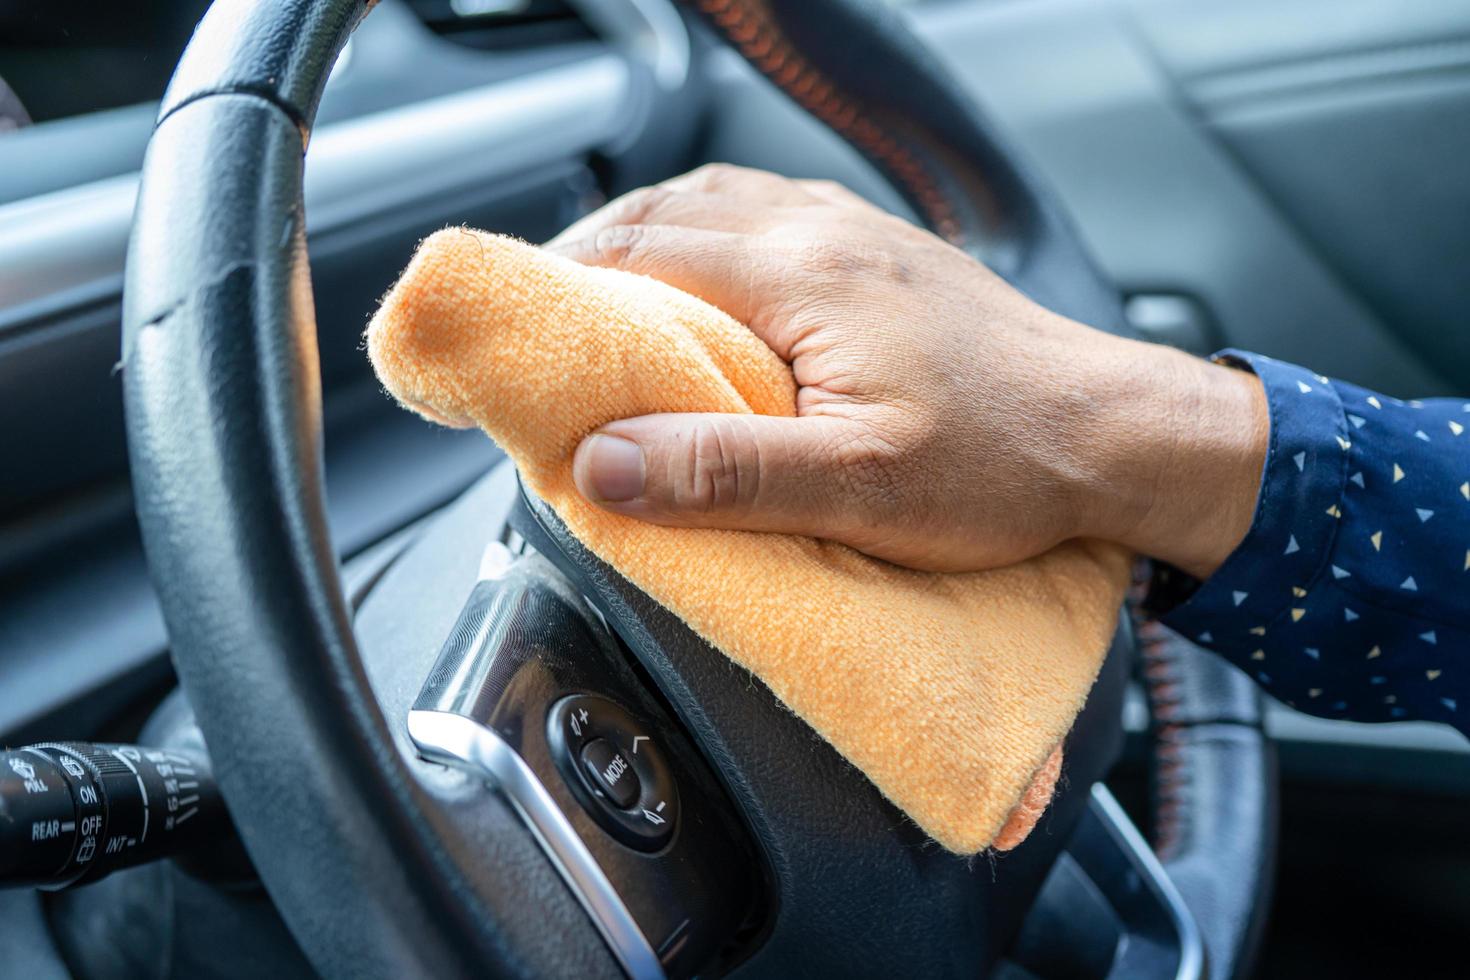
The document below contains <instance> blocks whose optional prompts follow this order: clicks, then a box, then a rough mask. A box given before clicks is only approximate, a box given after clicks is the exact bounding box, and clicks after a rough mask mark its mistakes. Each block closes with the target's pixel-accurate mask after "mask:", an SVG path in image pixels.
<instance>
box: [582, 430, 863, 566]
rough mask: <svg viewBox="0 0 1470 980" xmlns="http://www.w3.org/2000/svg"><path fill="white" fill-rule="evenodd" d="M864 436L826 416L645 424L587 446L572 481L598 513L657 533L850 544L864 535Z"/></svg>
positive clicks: (601, 433) (598, 436)
mask: <svg viewBox="0 0 1470 980" xmlns="http://www.w3.org/2000/svg"><path fill="white" fill-rule="evenodd" d="M859 431H860V430H858V429H857V426H856V425H855V424H854V423H852V422H851V421H849V420H846V419H838V418H832V417H829V416H807V417H805V418H785V417H780V416H770V415H722V414H687V415H645V416H642V417H641V418H633V419H625V420H623V421H620V422H613V423H611V424H609V425H606V426H603V427H602V428H601V429H599V430H597V431H596V432H594V433H592V434H591V435H589V436H588V437H587V438H586V439H584V440H583V441H582V444H581V445H580V446H578V447H577V452H576V456H575V457H574V458H573V462H572V477H573V479H574V480H575V481H576V484H577V489H578V490H580V491H581V493H582V495H583V496H584V497H586V498H588V499H589V500H591V501H592V502H593V503H595V504H597V505H598V506H600V507H603V508H605V509H607V510H610V511H613V512H615V513H619V514H626V515H628V516H630V517H636V518H639V519H640V520H645V521H651V522H653V523H656V524H668V525H676V526H681V527H721V528H735V529H740V530H748V531H780V532H785V533H788V534H804V535H809V536H812V537H823V538H834V539H837V540H844V539H845V538H847V537H848V536H849V535H850V533H851V532H852V531H853V530H854V529H855V528H856V527H859V526H861V525H860V522H859V520H858V518H859V514H858V510H859V508H858V506H857V505H858V501H859V500H860V499H861V496H862V495H860V494H857V493H855V492H852V489H853V487H854V477H855V476H856V475H857V473H856V472H855V471H854V467H853V466H852V464H853V463H854V462H856V460H857V454H860V453H861V449H860V447H861V445H862V441H863V440H862V439H861V437H860V435H859V434H858V433H859ZM856 470H857V471H858V472H860V470H861V467H860V466H859V467H856Z"/></svg>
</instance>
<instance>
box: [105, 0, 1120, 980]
mask: <svg viewBox="0 0 1470 980" xmlns="http://www.w3.org/2000/svg"><path fill="white" fill-rule="evenodd" d="M694 6H697V7H698V8H699V9H700V11H701V12H702V13H703V14H705V15H706V16H707V17H708V18H709V19H710V21H711V22H712V23H713V24H714V25H715V26H716V28H718V29H720V30H722V31H724V32H726V33H727V34H729V35H730V37H731V39H732V41H733V42H734V43H735V44H737V46H739V47H741V49H742V50H743V53H745V54H746V55H747V57H750V58H751V59H752V60H753V61H754V62H755V63H756V64H757V66H758V67H760V68H761V69H762V70H763V71H765V72H766V73H767V74H768V75H769V76H771V77H772V78H773V79H774V80H776V81H777V82H778V83H781V84H783V85H785V86H786V87H788V88H789V89H790V90H791V91H792V92H793V94H794V95H795V97H796V98H798V100H799V101H802V102H803V103H804V104H806V105H807V106H808V108H810V109H812V111H813V112H814V113H815V114H816V115H818V117H819V118H823V119H824V121H827V122H828V123H829V124H830V125H833V126H834V128H836V129H838V131H839V132H842V133H843V135H846V136H848V137H849V139H851V140H852V141H853V142H854V143H855V145H857V146H858V147H859V149H861V150H863V151H864V152H865V153H867V154H868V155H869V156H870V157H871V158H872V159H873V160H874V162H875V163H876V164H877V165H878V167H879V168H880V169H881V170H883V171H884V172H885V173H886V174H887V175H888V176H889V177H890V179H892V180H893V181H894V183H895V185H896V186H897V187H899V189H900V190H901V191H902V192H903V193H904V194H905V196H906V197H907V198H908V199H909V200H910V201H911V202H912V203H913V204H914V205H915V207H916V209H917V211H918V213H919V214H920V215H921V216H922V217H923V218H924V220H925V221H926V222H927V223H928V224H930V226H931V227H932V228H934V229H935V230H936V231H938V232H940V233H942V234H945V235H946V236H947V237H949V238H950V239H951V240H953V241H955V242H956V243H958V244H961V245H963V246H964V247H967V248H970V249H972V250H974V251H976V252H977V253H980V254H983V255H985V257H986V258H987V260H988V261H990V262H991V263H992V264H993V265H995V266H996V267H997V269H998V270H999V271H1000V272H1001V273H1002V274H1003V275H1006V276H1007V278H1009V279H1010V280H1011V281H1012V282H1013V283H1015V284H1016V285H1018V286H1019V287H1020V288H1022V289H1023V290H1025V291H1027V292H1028V293H1030V294H1031V295H1032V296H1034V297H1035V298H1037V299H1038V300H1039V301H1041V302H1043V303H1045V304H1047V305H1049V306H1051V307H1052V308H1054V309H1057V310H1058V311H1059V312H1062V313H1066V314H1068V315H1071V316H1073V317H1076V318H1078V319H1081V320H1084V321H1086V322H1089V323H1093V324H1095V325H1097V326H1100V327H1102V328H1104V329H1110V330H1115V331H1121V330H1123V329H1124V326H1123V320H1122V317H1121V313H1120V307H1119V304H1118V300H1117V297H1116V294H1115V292H1114V291H1113V290H1112V289H1111V288H1110V287H1109V286H1108V285H1107V283H1106V282H1105V281H1104V279H1103V278H1102V277H1101V276H1100V275H1099V274H1098V272H1097V271H1096V269H1095V267H1094V266H1093V265H1092V263H1091V262H1090V261H1089V260H1088V259H1087V257H1086V255H1085V253H1084V251H1083V250H1082V249H1081V247H1080V246H1079V244H1078V241H1077V238H1076V236H1075V234H1074V233H1073V232H1072V231H1071V230H1070V228H1069V226H1068V225H1067V223H1066V221H1065V220H1064V219H1063V218H1062V216H1061V214H1060V212H1059V210H1058V209H1057V208H1056V207H1055V206H1054V205H1053V204H1052V202H1051V201H1050V199H1049V197H1048V196H1047V195H1046V194H1045V193H1044V191H1043V190H1042V189H1041V185H1040V184H1039V182H1037V181H1036V180H1034V179H1033V178H1032V177H1030V176H1029V175H1028V174H1027V173H1026V172H1025V171H1024V170H1023V169H1021V168H1020V167H1018V166H1017V165H1016V163H1015V161H1016V159H1017V158H1016V156H1015V154H1013V153H1012V152H1010V151H1009V150H1008V149H1007V148H1006V147H1005V146H1004V144H1003V142H1002V141H1001V140H1000V139H999V138H998V137H997V135H996V134H995V133H994V131H993V130H992V128H991V127H989V126H988V125H986V124H985V123H984V121H983V119H982V117H980V116H979V115H978V114H977V113H975V111H974V110H973V107H972V106H971V105H970V104H969V102H968V100H967V99H966V98H965V97H964V96H963V95H962V94H961V93H960V92H959V91H958V89H957V88H956V87H955V86H954V85H953V84H952V83H950V82H949V81H948V77H947V75H946V74H945V73H944V72H942V71H941V70H938V69H937V68H936V67H935V66H934V65H933V64H932V62H931V61H930V59H929V56H928V54H927V53H926V52H925V51H924V50H923V49H922V47H921V46H920V45H919V44H918V42H917V41H915V40H913V39H912V38H911V36H910V35H909V34H908V33H907V31H906V30H905V29H904V28H903V26H902V24H901V23H900V22H899V21H898V19H897V18H896V17H895V16H893V15H892V14H890V13H889V12H888V11H886V10H885V9H883V8H881V7H880V6H878V5H877V4H867V3H860V2H854V0H803V2H789V3H775V2H758V0H749V2H746V0H698V2H697V3H695V4H694ZM370 7H371V3H366V4H365V3H363V2H362V0H282V2H276V3H264V2H254V0H221V2H218V3H216V4H215V5H214V6H213V7H211V9H210V12H209V14H208V15H207V16H206V18H205V20H204V21H203V22H202V23H201V25H200V28H199V29H198V31H197V32H196V35H195V37H194V39H193V41H191V43H190V46H189V48H188V50H187V51H186V52H185V55H184V57H183V59H182V60H181V62H180V64H179V68H178V70H177V72H176V74H175V77H174V80H173V82H172V83H171V85H170V88H169V91H168V93H167V95H166V96H165V99H164V102H163V105H162V108H161V110H160V116H159V124H158V128H157V130H156V132H155V135H154V138H153V140H152V142H151V143H150V147H149V151H148V157H147V161H146V163H145V167H144V175H143V182H142V188H141V192H140V197H139V201H138V206H137V211H136V216H135V224H134V230H133V236H132V240H131V242H130V246H129V253H128V265H127V283H126V290H125V302H124V317H123V322H124V334H123V358H122V360H123V367H124V388H125V399H126V414H127V425H128V435H129V452H130V458H131V463H132V476H133V482H134V490H135V497H136V505H137V510H138V515H139V519H140V523H141V526H142V530H143V535H144V542H145V547H146V549H147V554H148V560H149V565H150V570H151V572H152V576H153V579H154V582H155V585H156V587H157V589H158V592H159V597H160V601H161V604H162V607H163V610H164V615H165V618H166V620H167V623H168V626H169V632H170V637H171V642H172V649H173V656H174V659H175V662H176V664H177V666H178V670H179V674H180V677H181V680H182V682H183V684H184V686H185V688H186V691H187V692H188V695H189V697H190V699H191V702H192V703H193V704H194V707H195V709H196V711H197V713H198V715H199V718H200V723H201V727H202V728H203V730H204V733H205V736H206V739H207V741H208V742H209V745H210V748H211V751H212V753H213V754H214V756H215V761H216V770H217V772H218V774H219V777H220V779H221V782H222V788H223V790H224V792H225V796H226V799H227V800H228V801H229V802H230V804H231V807H232V810H234V811H235V812H236V816H237V821H238V822H239V823H240V825H241V829H242V833H243V834H244V836H245V838H246V843H247V846H248V847H249V848H250V850H251V853H252V856H253V857H254V858H255V860H256V862H257V864H258V866H259V868H260V871H261V873H262V876H263V878H264V879H265V881H266V883H267V885H268V887H269V888H270V889H271V893H272V897H273V899H274V900H275V901H276V902H277V904H278V905H279V906H280V907H281V908H282V909H283V912H284V913H285V914H286V916H287V918H288V921H291V922H292V924H293V929H294V930H295V932H296V934H297V936H298V939H300V940H301V941H302V944H303V946H304V947H305V948H306V950H307V952H308V954H309V955H311V956H312V958H313V960H314V962H316V963H317V965H318V967H319V968H324V969H325V968H328V967H330V969H332V970H333V971H334V972H341V973H343V974H350V975H355V976H390V975H395V976H396V975H409V974H414V975H417V974H421V973H422V974H433V975H436V976H455V975H484V974H485V973H487V972H500V971H503V972H505V973H507V974H515V973H523V972H527V971H528V970H530V971H532V972H534V970H535V969H536V964H537V962H538V961H537V959H536V955H535V954H534V953H533V952H528V950H529V949H531V947H533V946H534V943H533V941H532V939H531V938H530V937H529V934H528V933H527V931H526V930H525V929H524V928H522V929H519V930H518V929H517V928H515V927H514V926H513V925H512V920H513V919H514V918H515V912H516V907H517V904H518V902H519V901H520V898H521V897H520V896H517V895H516V894H514V889H513V888H512V889H509V890H508V893H507V894H503V895H497V894H495V893H494V892H493V890H487V889H485V888H483V887H477V885H476V883H475V882H474V881H472V880H470V879H469V878H468V877H467V876H466V875H465V874H464V871H463V863H464V861H465V855H464V854H463V853H461V852H460V851H457V850H456V847H455V844H454V840H455V838H454V836H453V834H452V833H450V832H449V831H448V829H447V828H445V827H444V826H442V824H441V823H439V822H436V820H435V819H434V817H433V813H434V810H433V808H432V807H430V806H428V805H427V801H426V799H425V796H424V793H423V790H422V787H421V786H420V785H419V784H418V783H417V782H416V780H415V778H414V776H413V774H412V773H411V772H410V771H409V769H408V768H407V767H406V766H405V763H404V760H403V758H402V757H401V755H400V752H399V747H398V746H397V745H396V744H395V742H394V736H393V733H392V732H391V731H390V728H389V726H388V725H387V723H386V722H385V719H384V717H383V714H382V712H381V710H380V708H379V707H378V704H377V702H376V701H375V699H374V695H373V691H372V689H371V687H370V685H369V683H368V679H367V677H366V675H365V673H364V670H363V667H362V663H361V658H360V656H359V653H358V649H357V645H356V641H355V638H354V636H353V631H352V625H351V616H350V614H349V611H348V609H347V607H346V604H345V602H344V600H343V598H342V588H341V584H340V581H339V575H338V569H337V561H336V556H335V553H334V550H333V548H332V544H331V540H330V535H329V533H328V530H327V521H326V514H325V506H324V496H323V485H322V462H321V453H322V447H321V420H320V401H321V396H320V391H319V379H318V373H317V362H316V346H315V318H314V313H313V309H312V297H311V290H310V280H309V268H308V260H307V255H306V245H305V223H304V215H303V211H302V201H301V168H302V158H303V152H304V150H305V146H306V142H307V140H308V139H309V136H310V132H311V128H312V124H313V120H314V116H315V111H316V106H317V102H318V99H319V98H320V95H321V92H322V89H323V87H324V85H325V82H326V78H327V76H328V73H329V70H330V67H331V65H332V63H333V61H334V60H335V58H336V55H337V53H338V52H339V51H340V49H341V47H342V46H343V44H345V42H346V39H347V37H348V36H349V35H350V33H351V31H352V30H353V28H354V27H355V26H356V24H357V22H358V21H359V20H360V19H361V17H362V16H363V15H364V14H365V13H366V12H367V10H368V9H369V8H370ZM772 50H780V51H782V52H784V54H783V57H782V58H781V59H777V60H772V58H771V57H770V53H771V51H772ZM798 62H800V66H798V67H793V66H794V65H797V63H798ZM875 68H881V69H882V70H881V71H877V70H874V69H875ZM792 86H794V87H792ZM874 131H876V132H878V133H879V136H877V137H874V136H872V135H871V133H872V132H874ZM298 794H299V795H300V797H301V798H302V799H303V800H304V801H306V802H305V804H303V806H304V807H305V808H308V809H310V808H314V809H315V811H316V812H317V813H318V814H319V819H318V820H316V821H315V822H312V823H310V824H309V825H305V826H296V827H293V828H291V830H290V833H289V834H288V833H286V831H285V829H284V828H282V827H279V826H274V825H273V821H278V817H277V815H276V813H274V812H273V810H276V809H279V808H280V806H281V800H282V799H284V798H287V797H292V796H294V795H298ZM297 809H298V810H299V809H301V808H300V807H298V808H297ZM426 814H428V815H429V816H427V817H426V816H425V815H426ZM308 852H311V853H326V854H334V853H335V854H340V855H343V859H342V860H340V861H338V862H322V863H319V864H317V865H313V867H314V870H315V872H316V873H315V874H313V876H311V878H310V879H309V880H305V881H303V880H301V879H300V876H296V875H292V874H289V873H288V872H289V871H290V870H291V866H292V863H293V862H294V861H296V860H298V857H299V855H300V854H304V853H308ZM508 873H510V872H508ZM369 894H370V895H371V900H370V901H363V902H361V904H360V907H361V908H362V909H364V910H369V912H370V916H369V917H368V918H367V919H365V920H363V921H360V922H358V923H356V924H355V925H353V924H349V923H344V922H343V921H341V920H340V918H334V917H333V916H332V915H330V914H329V913H328V911H327V910H324V909H323V903H331V902H332V901H333V898H334V896H336V897H339V898H340V897H341V896H349V895H350V896H365V895H369ZM558 908H560V909H561V911H557V909H558ZM563 914H565V903H562V906H559V907H552V909H551V911H549V912H548V913H547V915H548V916H550V917H552V918H555V917H556V916H557V915H563ZM298 919H301V920H305V921H310V922H312V923H313V925H312V926H310V927H302V926H300V925H299V923H298V921H297V920H298ZM562 926H563V927H564V928H565V929H566V930H568V934H569V935H570V934H572V933H574V932H575V930H576V929H577V928H578V927H577V926H576V925H575V924H574V923H572V922H571V921H570V920H568V921H566V922H564V923H562ZM581 928H583V929H584V930H585V923H583V924H582V926H581ZM541 965H542V966H544V961H541Z"/></svg>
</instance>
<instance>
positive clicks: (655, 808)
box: [546, 694, 679, 851]
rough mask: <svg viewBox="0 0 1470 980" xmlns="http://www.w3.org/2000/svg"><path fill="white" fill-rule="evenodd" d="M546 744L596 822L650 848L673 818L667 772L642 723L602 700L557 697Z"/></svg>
mask: <svg viewBox="0 0 1470 980" xmlns="http://www.w3.org/2000/svg"><path fill="white" fill-rule="evenodd" d="M546 727H547V731H546V734H547V742H548V744H549V745H550V747H551V755H552V758H553V759H555V761H556V766H557V769H558V770H559V771H560V772H561V775H562V778H563V779H564V780H565V781H566V784H567V786H568V788H569V789H571V791H572V795H573V796H575V797H576V799H577V802H578V803H580V804H581V806H582V808H583V809H584V810H586V811H587V813H588V815H589V816H591V817H592V819H593V820H594V821H595V822H596V823H597V825H598V826H599V827H601V828H602V829H603V830H605V831H607V832H608V833H609V834H611V835H612V836H613V837H614V838H616V839H617V840H619V841H621V842H622V843H624V844H626V845H628V846H629V847H632V848H635V849H636V850H640V851H657V850H661V849H662V848H663V847H665V846H666V845H667V844H668V843H669V841H670V840H672V839H673V837H674V833H675V831H676V830H677V828H678V823H679V790H678V787H677V786H676V785H675V783H674V773H673V770H672V769H671V768H670V767H669V763H668V761H667V759H666V758H665V757H664V753H663V749H662V748H661V747H660V745H659V741H660V739H659V736H658V735H657V734H656V733H655V732H654V731H653V730H652V729H651V728H649V727H648V726H647V725H645V724H644V723H643V722H642V721H640V720H639V719H637V718H635V717H633V715H632V714H631V713H630V712H628V711H627V710H626V709H624V708H623V707H622V706H621V705H619V704H617V703H615V702H613V701H609V700H608V699H607V698H602V697H597V696H595V695H590V694H574V695H572V696H570V697H565V698H562V699H561V700H560V701H558V702H557V703H556V704H554V705H553V706H552V708H551V713H550V715H549V716H548V718H547V726H546Z"/></svg>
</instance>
